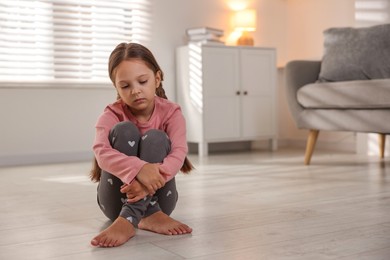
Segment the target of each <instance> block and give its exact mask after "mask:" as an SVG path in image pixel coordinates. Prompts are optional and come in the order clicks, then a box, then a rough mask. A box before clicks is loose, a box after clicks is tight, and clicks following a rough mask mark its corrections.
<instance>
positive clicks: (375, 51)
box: [285, 24, 390, 165]
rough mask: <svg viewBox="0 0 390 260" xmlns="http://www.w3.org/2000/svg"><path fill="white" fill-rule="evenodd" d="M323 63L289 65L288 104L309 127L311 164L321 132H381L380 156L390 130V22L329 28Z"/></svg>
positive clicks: (308, 158)
mask: <svg viewBox="0 0 390 260" xmlns="http://www.w3.org/2000/svg"><path fill="white" fill-rule="evenodd" d="M324 40H325V41H324V56H323V59H322V60H321V61H306V60H297V61H291V62H289V63H288V64H287V65H286V67H285V86H286V96H287V102H288V105H289V108H290V112H291V115H292V117H293V120H294V122H295V123H296V125H297V127H298V128H301V129H308V130H309V135H308V140H307V146H306V153H305V161H304V162H305V164H306V165H308V164H310V161H311V157H312V153H313V151H314V147H315V144H316V141H317V137H318V134H319V131H324V130H325V131H352V132H366V133H378V134H379V142H380V156H381V157H382V158H383V156H384V146H385V136H386V134H388V133H390V25H389V24H386V25H378V26H373V27H367V28H332V29H328V30H326V31H324Z"/></svg>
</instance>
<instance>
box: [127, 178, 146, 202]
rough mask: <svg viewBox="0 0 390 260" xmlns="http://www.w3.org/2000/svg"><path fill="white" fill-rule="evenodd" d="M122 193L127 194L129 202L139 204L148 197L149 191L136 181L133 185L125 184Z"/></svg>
mask: <svg viewBox="0 0 390 260" xmlns="http://www.w3.org/2000/svg"><path fill="white" fill-rule="evenodd" d="M120 191H121V192H122V193H126V197H127V202H130V203H133V202H137V201H139V200H141V199H143V198H145V197H146V196H148V195H149V194H148V190H147V189H146V188H145V186H143V185H142V184H141V183H140V182H139V181H137V180H134V181H133V182H132V183H131V184H123V185H122V186H121V189H120Z"/></svg>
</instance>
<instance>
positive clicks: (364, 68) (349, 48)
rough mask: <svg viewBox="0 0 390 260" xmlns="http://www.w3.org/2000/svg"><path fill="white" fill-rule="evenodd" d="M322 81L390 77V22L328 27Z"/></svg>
mask: <svg viewBox="0 0 390 260" xmlns="http://www.w3.org/2000/svg"><path fill="white" fill-rule="evenodd" d="M323 35H324V55H323V58H322V63H321V71H320V74H319V80H318V81H319V82H327V81H328V82H329V81H347V80H364V79H382V78H390V36H389V35H390V24H382V25H376V26H372V27H366V28H347V27H345V28H330V29H327V30H325V31H324V33H323Z"/></svg>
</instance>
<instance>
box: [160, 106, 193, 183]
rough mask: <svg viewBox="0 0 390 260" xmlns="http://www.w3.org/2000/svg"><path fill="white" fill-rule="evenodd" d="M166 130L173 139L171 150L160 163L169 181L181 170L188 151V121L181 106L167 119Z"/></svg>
mask: <svg viewBox="0 0 390 260" xmlns="http://www.w3.org/2000/svg"><path fill="white" fill-rule="evenodd" d="M164 130H165V132H166V133H167V135H168V137H169V139H170V140H171V152H170V153H169V155H168V156H167V157H165V159H164V161H163V162H162V164H161V165H160V172H161V173H162V174H163V175H164V177H165V181H166V182H168V181H170V180H171V179H172V178H173V177H175V175H176V174H177V173H178V172H179V171H180V169H181V167H182V166H183V163H184V159H185V157H186V156H187V153H188V147H187V138H186V122H185V119H184V116H183V114H182V112H181V110H180V108H179V107H177V108H176V109H175V111H174V112H173V114H172V116H170V117H169V118H168V119H167V121H166V123H165V129H164Z"/></svg>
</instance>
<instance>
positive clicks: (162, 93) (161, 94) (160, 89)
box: [156, 84, 168, 99]
mask: <svg viewBox="0 0 390 260" xmlns="http://www.w3.org/2000/svg"><path fill="white" fill-rule="evenodd" d="M156 95H157V96H158V97H161V98H165V99H168V97H167V95H165V90H164V89H163V87H162V84H160V86H159V87H158V88H157V89H156Z"/></svg>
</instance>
